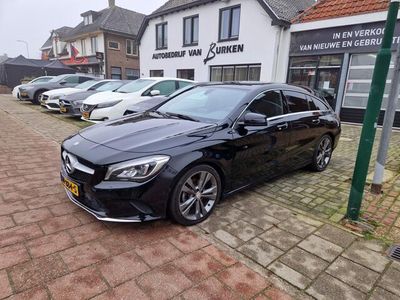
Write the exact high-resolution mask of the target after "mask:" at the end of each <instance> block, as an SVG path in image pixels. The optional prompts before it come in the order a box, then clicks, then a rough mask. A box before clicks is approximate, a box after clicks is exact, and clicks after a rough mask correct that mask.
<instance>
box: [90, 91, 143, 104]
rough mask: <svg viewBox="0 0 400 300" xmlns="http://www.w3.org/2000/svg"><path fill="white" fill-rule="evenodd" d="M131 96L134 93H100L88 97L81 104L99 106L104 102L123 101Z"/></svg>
mask: <svg viewBox="0 0 400 300" xmlns="http://www.w3.org/2000/svg"><path fill="white" fill-rule="evenodd" d="M133 94H135V93H131V94H123V93H117V92H111V91H107V92H100V93H97V94H95V95H92V96H90V97H89V98H87V99H86V100H85V101H84V102H83V103H84V104H89V105H96V104H100V103H104V102H110V101H116V100H125V99H127V98H130V97H132V95H133Z"/></svg>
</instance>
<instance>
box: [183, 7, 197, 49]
mask: <svg viewBox="0 0 400 300" xmlns="http://www.w3.org/2000/svg"><path fill="white" fill-rule="evenodd" d="M198 43H199V16H198V15H196V16H191V17H186V18H184V19H183V45H184V46H197V44H198Z"/></svg>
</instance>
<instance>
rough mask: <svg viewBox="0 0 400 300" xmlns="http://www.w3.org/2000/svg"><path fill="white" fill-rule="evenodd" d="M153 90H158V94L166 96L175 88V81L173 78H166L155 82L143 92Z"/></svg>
mask: <svg viewBox="0 0 400 300" xmlns="http://www.w3.org/2000/svg"><path fill="white" fill-rule="evenodd" d="M154 90H158V91H160V95H165V96H168V95H170V94H172V93H173V92H175V91H176V90H177V88H176V81H175V80H167V81H163V82H159V83H156V84H155V85H153V86H152V87H151V88H150V89H148V90H147V91H146V93H145V94H147V93H150V92H151V91H154Z"/></svg>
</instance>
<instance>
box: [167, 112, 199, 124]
mask: <svg viewBox="0 0 400 300" xmlns="http://www.w3.org/2000/svg"><path fill="white" fill-rule="evenodd" d="M165 114H166V115H168V116H171V117H176V118H179V119H182V120H188V121H194V122H200V121H199V120H197V119H194V118H192V117H190V116H187V115H183V114H176V113H172V112H166V113H165Z"/></svg>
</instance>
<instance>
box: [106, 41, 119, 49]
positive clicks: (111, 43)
mask: <svg viewBox="0 0 400 300" xmlns="http://www.w3.org/2000/svg"><path fill="white" fill-rule="evenodd" d="M108 48H109V49H113V50H119V49H120V46H119V43H118V42H115V41H108Z"/></svg>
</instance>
